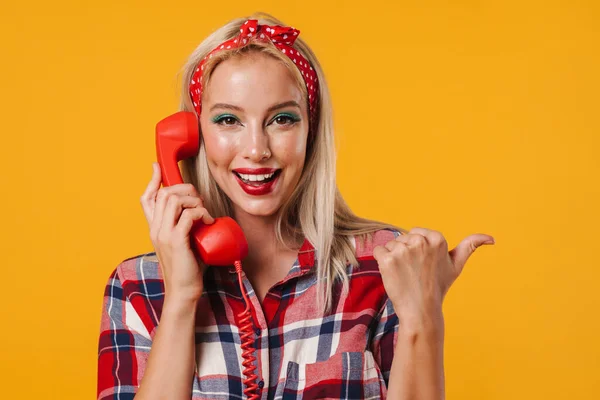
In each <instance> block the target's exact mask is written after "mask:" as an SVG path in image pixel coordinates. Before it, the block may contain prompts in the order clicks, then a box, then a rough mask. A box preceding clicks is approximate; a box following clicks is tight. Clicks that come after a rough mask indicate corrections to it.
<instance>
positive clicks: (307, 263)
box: [228, 238, 315, 274]
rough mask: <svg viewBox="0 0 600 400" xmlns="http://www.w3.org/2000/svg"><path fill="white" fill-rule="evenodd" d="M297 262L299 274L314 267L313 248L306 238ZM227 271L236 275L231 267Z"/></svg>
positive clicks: (299, 251)
mask: <svg viewBox="0 0 600 400" xmlns="http://www.w3.org/2000/svg"><path fill="white" fill-rule="evenodd" d="M298 262H299V264H300V272H301V273H305V272H308V271H310V270H311V269H312V267H314V265H315V248H314V246H313V245H312V243H310V241H309V240H308V239H306V238H304V242H303V243H302V246H301V247H300V250H298ZM242 268H243V265H242ZM228 271H229V273H232V274H235V273H236V272H235V268H234V267H233V266H230V267H229V268H228Z"/></svg>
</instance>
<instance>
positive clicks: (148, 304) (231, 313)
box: [97, 229, 400, 400]
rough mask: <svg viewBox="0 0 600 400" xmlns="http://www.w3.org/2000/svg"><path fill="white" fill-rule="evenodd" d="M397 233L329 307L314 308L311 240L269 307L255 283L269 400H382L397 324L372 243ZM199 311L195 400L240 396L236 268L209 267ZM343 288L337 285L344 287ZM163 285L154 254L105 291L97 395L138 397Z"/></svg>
mask: <svg viewBox="0 0 600 400" xmlns="http://www.w3.org/2000/svg"><path fill="white" fill-rule="evenodd" d="M399 234H400V232H398V231H392V230H388V229H383V230H380V231H378V232H376V233H375V234H374V236H373V241H372V242H368V243H365V246H362V245H361V244H360V242H359V241H356V240H355V239H354V240H353V243H354V248H355V251H356V256H357V259H358V261H359V265H358V267H354V268H352V267H351V266H348V276H349V283H350V290H349V292H348V293H347V294H342V293H341V291H340V290H336V291H335V293H336V294H335V295H334V301H333V307H332V311H331V312H330V313H328V314H326V315H323V314H322V313H319V311H318V310H317V308H316V305H315V299H316V295H317V285H316V274H315V271H314V269H313V266H314V262H315V250H314V248H313V247H312V246H311V244H310V243H309V242H308V241H307V240H306V241H305V242H304V245H303V246H302V248H301V249H300V252H299V254H298V258H297V260H296V262H295V263H294V265H293V267H292V268H291V269H290V271H289V273H288V274H287V276H286V277H285V278H284V279H283V280H282V281H280V282H278V283H277V284H276V285H274V286H273V287H272V288H271V289H269V292H268V293H267V294H266V296H265V298H264V300H263V302H262V304H261V303H260V302H259V301H258V298H257V297H256V294H255V292H254V291H253V289H252V286H251V285H250V282H249V281H248V279H247V278H246V277H245V276H244V284H245V286H246V291H247V292H248V295H249V297H250V298H251V300H252V305H253V315H252V317H253V319H252V320H253V323H254V326H255V335H256V340H255V342H254V347H255V349H256V352H255V356H256V358H257V360H256V366H257V370H256V371H255V373H256V374H257V375H258V379H257V381H258V384H259V388H260V389H259V390H260V392H259V393H260V395H261V399H262V400H266V399H300V398H308V399H313V398H333V399H379V398H382V399H383V398H385V397H386V392H387V389H386V388H387V383H388V378H389V373H390V368H391V365H392V358H393V356H394V345H395V342H396V336H397V330H398V322H399V321H398V318H397V316H396V314H395V313H394V310H393V308H392V305H391V302H390V301H389V300H388V298H387V295H386V293H385V290H384V287H383V283H382V280H381V275H380V273H379V268H378V265H377V261H376V260H375V259H374V258H373V247H374V246H376V245H383V244H385V243H386V242H388V241H389V240H392V239H393V238H394V237H397V236H398V235H399ZM204 282H205V285H204V286H205V289H204V290H205V293H204V294H203V296H202V297H201V298H200V301H199V304H198V307H197V312H196V354H197V356H196V373H195V376H194V378H193V383H192V399H194V400H195V399H243V398H245V396H244V395H243V393H242V391H243V383H242V380H243V379H244V376H243V374H242V366H241V361H242V358H241V349H240V336H239V331H238V328H237V326H238V321H237V315H238V314H239V313H241V312H242V311H243V309H244V308H245V304H244V299H243V298H242V296H241V293H240V289H239V286H238V282H237V275H236V274H235V271H233V269H228V268H219V267H211V268H207V271H206V274H205V277H204ZM339 288H340V286H337V289H339ZM163 299H164V286H163V280H162V274H161V270H160V266H159V264H158V261H157V259H156V256H155V253H149V254H146V255H140V256H137V257H133V258H129V259H127V260H124V261H123V262H122V263H121V264H119V265H118V266H117V268H116V269H115V270H114V271H113V272H112V274H111V275H110V278H109V280H108V284H107V286H106V290H105V292H104V303H103V311H102V321H101V328H100V331H101V332H100V339H99V346H98V388H97V389H98V390H97V394H98V399H99V400H102V399H121V400H126V399H133V397H134V394H135V393H136V391H137V388H138V386H139V382H140V381H141V379H142V376H143V375H144V369H145V366H146V361H147V359H148V355H149V353H150V348H151V346H152V338H153V337H154V334H155V333H156V328H157V327H158V323H159V320H160V315H161V310H162V306H163Z"/></svg>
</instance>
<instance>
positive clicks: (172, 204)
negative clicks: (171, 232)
mask: <svg viewBox="0 0 600 400" xmlns="http://www.w3.org/2000/svg"><path fill="white" fill-rule="evenodd" d="M200 203H201V200H200V199H199V198H198V197H194V196H178V195H172V196H171V197H169V200H168V202H167V206H166V207H165V211H164V214H163V218H162V227H161V229H163V228H168V229H172V228H173V227H174V226H175V225H177V221H179V218H180V215H181V212H182V211H183V209H184V208H194V207H197V206H199V205H200Z"/></svg>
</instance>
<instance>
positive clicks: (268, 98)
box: [202, 54, 304, 108]
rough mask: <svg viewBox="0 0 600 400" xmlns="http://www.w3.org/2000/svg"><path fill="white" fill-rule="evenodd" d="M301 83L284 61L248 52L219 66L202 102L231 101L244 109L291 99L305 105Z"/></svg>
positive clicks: (212, 76)
mask: <svg viewBox="0 0 600 400" xmlns="http://www.w3.org/2000/svg"><path fill="white" fill-rule="evenodd" d="M298 85H299V83H298V82H297V80H296V79H295V78H294V76H293V75H292V73H291V71H290V70H289V69H288V67H287V66H285V65H284V64H283V63H282V62H281V61H280V60H277V59H275V58H273V57H270V56H267V55H264V54H246V55H243V56H237V57H232V58H230V59H227V60H225V61H223V62H221V63H220V64H219V65H217V66H216V67H215V69H214V70H213V73H212V75H211V77H210V79H209V82H208V85H207V86H206V89H205V91H204V93H203V96H202V97H203V98H202V102H203V103H204V104H205V105H207V104H208V103H229V104H234V105H238V106H240V107H243V108H252V106H255V107H262V106H267V107H268V106H271V105H273V104H274V103H279V102H283V101H289V100H295V101H296V102H298V103H299V104H303V103H304V102H303V101H302V95H303V94H302V91H301V90H300V88H299V87H298Z"/></svg>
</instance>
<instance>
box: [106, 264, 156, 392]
mask: <svg viewBox="0 0 600 400" xmlns="http://www.w3.org/2000/svg"><path fill="white" fill-rule="evenodd" d="M151 343H152V340H151V336H150V335H149V334H148V332H147V330H146V329H145V327H144V325H143V323H142V322H141V319H140V317H139V316H138V314H137V312H136V311H135V309H134V307H133V306H132V304H131V302H130V298H129V296H128V295H127V294H126V290H124V289H123V285H122V284H121V279H120V274H119V267H117V268H116V269H115V270H114V271H113V272H112V273H111V275H110V277H109V279H108V283H107V284H106V288H105V291H104V300H103V307H102V319H101V323H100V338H99V341H98V386H97V398H98V400H105V399H113V398H119V399H121V400H129V399H133V398H134V396H135V393H136V391H137V389H138V386H139V382H140V381H141V378H142V376H143V373H144V368H145V365H146V360H147V358H148V354H149V353H150V346H151ZM115 396H118V397H115Z"/></svg>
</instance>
